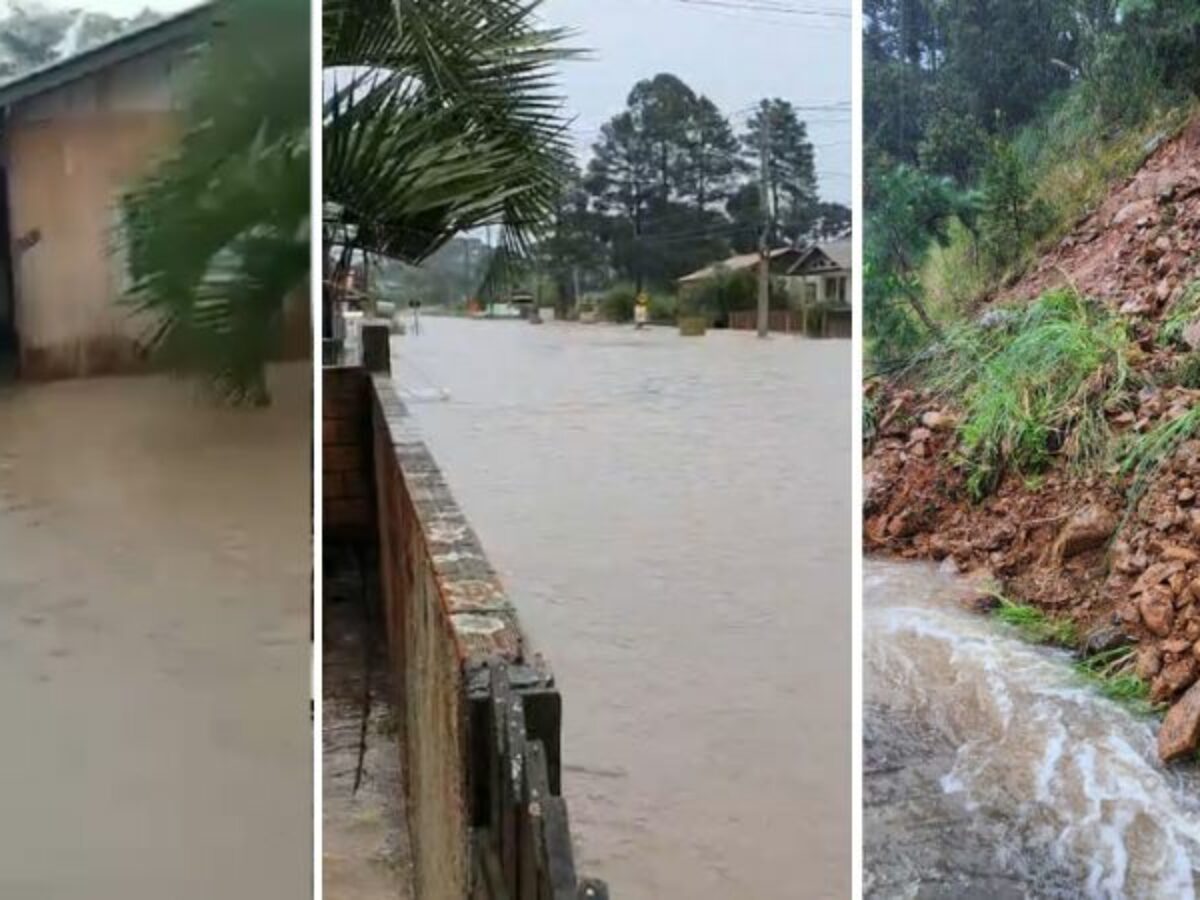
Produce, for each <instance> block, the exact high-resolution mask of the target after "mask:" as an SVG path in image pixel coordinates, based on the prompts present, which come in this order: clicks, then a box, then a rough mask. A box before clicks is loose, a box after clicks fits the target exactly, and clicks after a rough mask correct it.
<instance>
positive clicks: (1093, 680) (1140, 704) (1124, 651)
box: [1075, 646, 1163, 715]
mask: <svg viewBox="0 0 1200 900" xmlns="http://www.w3.org/2000/svg"><path fill="white" fill-rule="evenodd" d="M1136 658H1137V650H1136V648H1135V647H1132V646H1124V647H1116V648H1114V649H1112V650H1107V651H1105V652H1103V653H1096V654H1094V655H1092V656H1089V657H1087V658H1086V659H1082V660H1080V661H1079V662H1077V663H1076V664H1075V670H1076V671H1077V672H1078V673H1079V674H1080V675H1082V676H1083V677H1084V679H1085V680H1086V681H1087V682H1088V683H1089V684H1091V685H1092V686H1093V687H1095V688H1096V689H1097V690H1098V691H1099V692H1100V693H1101V694H1103V695H1104V696H1105V697H1107V698H1108V699H1109V700H1112V701H1114V702H1116V703H1120V704H1121V705H1122V706H1124V707H1126V708H1127V709H1129V710H1130V711H1132V712H1134V713H1137V714H1139V715H1154V714H1157V713H1159V712H1161V711H1162V708H1163V707H1162V705H1161V704H1156V703H1152V702H1151V700H1150V685H1149V684H1147V683H1146V682H1145V681H1143V680H1142V679H1141V678H1139V677H1138V676H1137V674H1136V673H1135V672H1134V671H1133V668H1134V663H1135V660H1136Z"/></svg>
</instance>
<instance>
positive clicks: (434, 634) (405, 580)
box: [371, 375, 523, 897]
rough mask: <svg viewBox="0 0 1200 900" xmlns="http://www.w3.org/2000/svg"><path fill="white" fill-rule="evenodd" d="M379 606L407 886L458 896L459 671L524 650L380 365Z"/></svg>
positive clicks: (463, 885)
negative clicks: (393, 698)
mask: <svg viewBox="0 0 1200 900" xmlns="http://www.w3.org/2000/svg"><path fill="white" fill-rule="evenodd" d="M371 394H372V404H373V407H374V408H373V413H374V415H373V417H372V418H373V428H374V453H373V456H374V466H375V487H376V496H377V503H378V508H379V517H378V522H379V548H380V565H381V573H380V574H381V582H382V587H383V601H384V613H385V619H386V622H387V628H388V644H389V646H390V647H391V649H392V653H391V662H392V667H393V683H394V684H395V686H396V689H397V691H398V693H399V698H398V704H397V706H398V708H399V709H400V710H401V720H402V731H403V734H402V737H401V740H402V742H403V746H404V758H405V766H406V772H405V776H406V777H405V783H406V786H407V793H408V813H409V830H410V833H411V834H412V840H413V858H414V863H415V874H416V883H417V884H416V886H417V895H418V896H421V897H465V896H467V892H468V889H467V885H468V881H469V878H470V875H469V872H470V850H469V846H470V834H471V825H472V811H471V804H470V799H469V798H470V792H471V789H472V785H471V777H470V773H469V767H470V751H469V748H468V741H469V723H468V718H469V708H468V700H467V689H466V684H467V678H468V677H469V673H470V672H471V671H472V670H473V669H475V668H477V667H480V666H482V665H483V663H484V662H485V661H486V660H488V659H491V658H495V657H499V658H502V659H505V660H509V661H518V660H520V659H521V655H522V652H523V647H522V639H521V635H520V628H519V626H518V624H517V619H516V613H515V612H514V610H513V608H512V606H511V604H510V603H509V601H508V598H507V597H506V595H505V593H504V590H503V588H502V587H501V585H500V582H499V579H498V578H497V577H496V575H495V573H494V571H493V570H492V568H491V565H490V564H489V563H488V561H487V558H486V556H485V555H484V553H483V549H482V547H481V546H480V544H479V540H478V538H477V537H476V535H475V533H474V531H472V529H471V527H470V525H469V524H468V523H467V520H466V517H465V516H464V515H463V513H462V510H460V509H459V507H458V505H457V504H456V503H455V501H454V499H453V497H452V496H451V494H450V490H449V488H448V487H447V485H446V482H445V480H444V479H443V478H442V475H441V472H440V471H439V470H438V467H437V465H436V464H435V463H434V461H433V458H432V456H431V455H430V453H429V450H428V449H427V448H426V446H425V444H424V442H423V441H422V440H421V438H420V436H419V435H418V434H417V433H416V430H415V428H414V427H413V425H412V422H411V420H410V419H409V416H408V413H407V410H405V408H404V406H403V404H402V403H401V402H400V400H399V398H398V397H397V396H396V394H395V389H394V387H393V385H392V381H391V379H390V378H389V377H388V376H386V375H376V376H373V378H372V390H371Z"/></svg>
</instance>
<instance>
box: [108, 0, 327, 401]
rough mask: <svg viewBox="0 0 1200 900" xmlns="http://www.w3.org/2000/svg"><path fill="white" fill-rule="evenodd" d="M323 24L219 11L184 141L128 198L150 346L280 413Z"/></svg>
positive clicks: (303, 238) (303, 10) (264, 3)
mask: <svg viewBox="0 0 1200 900" xmlns="http://www.w3.org/2000/svg"><path fill="white" fill-rule="evenodd" d="M309 18H310V14H309V10H308V6H307V4H301V3H296V2H295V0H229V2H227V3H225V4H222V5H220V6H219V7H217V9H216V10H215V12H214V28H213V32H212V36H211V38H210V40H209V41H208V42H207V45H206V47H205V48H204V49H203V50H202V52H201V53H200V55H199V58H198V59H197V61H196V70H195V72H194V81H193V89H192V91H191V93H190V95H189V97H188V100H187V104H186V107H185V110H184V113H183V123H182V125H183V128H182V138H181V139H180V141H179V142H178V144H177V146H176V148H175V150H174V151H173V152H172V154H171V155H170V156H169V157H168V158H166V159H164V160H163V161H162V162H161V163H160V164H159V165H158V166H157V167H156V168H155V169H154V170H153V171H152V172H151V173H150V174H149V175H148V176H147V177H145V178H144V179H143V180H142V181H141V182H140V183H138V184H136V185H134V186H133V187H132V188H131V189H130V190H129V191H128V193H127V194H126V196H125V197H124V199H123V212H124V221H123V229H122V230H123V235H122V238H123V243H124V246H125V252H126V254H127V258H128V264H129V270H130V275H131V277H132V282H133V287H132V290H131V292H130V298H129V300H130V302H131V303H132V305H133V306H134V308H135V309H136V310H137V311H140V312H142V313H144V314H146V315H147V316H148V318H149V320H150V321H151V322H152V323H153V325H152V327H151V330H150V332H149V334H148V335H147V340H148V343H149V344H150V345H151V347H152V348H154V349H155V350H157V351H158V352H159V353H161V354H163V355H165V356H166V357H167V358H168V359H169V360H171V361H172V362H173V363H175V364H176V365H177V366H179V367H182V368H188V369H191V368H195V369H200V370H202V371H205V372H208V373H209V374H210V375H211V376H212V377H213V379H214V381H215V382H216V384H218V385H219V386H220V388H221V389H222V390H223V391H224V393H225V394H226V395H227V396H228V397H230V398H231V399H233V400H235V401H238V402H251V403H255V404H263V403H266V402H268V399H269V395H268V393H267V386H266V377H265V366H266V362H267V360H269V359H270V358H271V357H272V356H273V355H274V354H275V352H276V350H277V349H278V345H279V343H280V340H281V336H282V320H283V306H284V301H285V298H286V297H288V295H289V294H294V293H295V292H296V291H297V290H299V289H301V288H302V287H303V285H304V283H305V280H306V278H307V276H308V274H309V269H310V264H309V238H310V230H311V224H310V218H311V216H310V208H311V203H310V189H309V171H310V164H309V160H310V153H309V143H310V140H309V136H310V133H311V132H310V126H309V118H310V112H309V108H310V107H309V99H308V98H309V96H310V77H309V73H310V68H309V55H310V52H309V33H310V26H309Z"/></svg>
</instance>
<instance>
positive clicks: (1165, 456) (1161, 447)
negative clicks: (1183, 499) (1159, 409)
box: [1119, 406, 1200, 525]
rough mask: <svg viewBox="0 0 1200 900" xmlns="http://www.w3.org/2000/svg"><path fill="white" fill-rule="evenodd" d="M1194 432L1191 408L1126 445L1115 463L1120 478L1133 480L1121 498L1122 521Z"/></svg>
mask: <svg viewBox="0 0 1200 900" xmlns="http://www.w3.org/2000/svg"><path fill="white" fill-rule="evenodd" d="M1198 432H1200V406H1194V407H1192V408H1191V409H1189V410H1188V411H1187V412H1186V413H1184V414H1183V415H1182V416H1179V417H1177V418H1175V419H1172V420H1171V421H1169V422H1159V423H1158V425H1156V426H1155V427H1154V428H1152V429H1150V430H1149V431H1147V432H1146V433H1145V434H1139V435H1137V436H1136V437H1134V438H1132V439H1130V440H1129V441H1128V442H1127V443H1126V445H1125V447H1124V449H1123V450H1122V452H1121V454H1120V460H1119V462H1120V471H1121V474H1122V475H1132V476H1133V479H1132V480H1131V481H1130V483H1129V490H1128V491H1127V492H1126V495H1125V498H1126V513H1125V518H1126V519H1127V518H1128V517H1129V513H1130V512H1131V511H1132V510H1134V509H1137V505H1138V503H1140V502H1141V500H1142V497H1144V496H1145V495H1146V491H1147V490H1149V488H1150V485H1151V483H1152V482H1153V481H1154V479H1155V477H1156V476H1157V475H1158V471H1159V469H1160V468H1161V467H1162V465H1163V463H1165V462H1166V461H1167V460H1169V459H1170V458H1171V457H1172V456H1174V455H1175V451H1176V450H1178V449H1179V447H1180V445H1182V444H1183V443H1184V442H1185V441H1188V440H1191V439H1192V437H1194V436H1195V435H1196V434H1197V433H1198ZM1123 524H1124V523H1122V525H1123Z"/></svg>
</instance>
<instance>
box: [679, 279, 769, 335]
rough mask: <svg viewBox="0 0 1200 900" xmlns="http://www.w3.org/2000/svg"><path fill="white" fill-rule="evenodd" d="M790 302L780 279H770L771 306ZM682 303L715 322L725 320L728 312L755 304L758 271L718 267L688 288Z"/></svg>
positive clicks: (694, 312) (691, 312) (694, 313)
mask: <svg viewBox="0 0 1200 900" xmlns="http://www.w3.org/2000/svg"><path fill="white" fill-rule="evenodd" d="M790 302H791V300H790V297H789V296H788V293H787V291H786V290H785V289H784V287H783V286H782V285H781V284H780V283H779V280H778V279H774V278H773V279H771V287H770V295H769V300H768V303H769V305H770V308H771V309H788V308H789V306H790ZM684 307H685V311H686V312H688V313H690V314H693V315H697V314H698V315H705V316H707V317H708V318H709V319H710V320H711V321H712V322H714V323H717V324H726V323H728V321H729V314H730V313H731V312H743V311H746V310H751V309H757V308H758V272H756V271H754V270H753V269H741V270H739V271H737V272H731V271H729V270H728V269H721V268H718V270H717V273H716V274H715V275H714V276H713V277H712V278H709V279H707V280H706V281H704V282H702V283H700V284H698V285H697V286H696V287H694V288H692V289H691V290H690V291H689V293H688V294H687V299H686V303H685V304H684Z"/></svg>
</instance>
